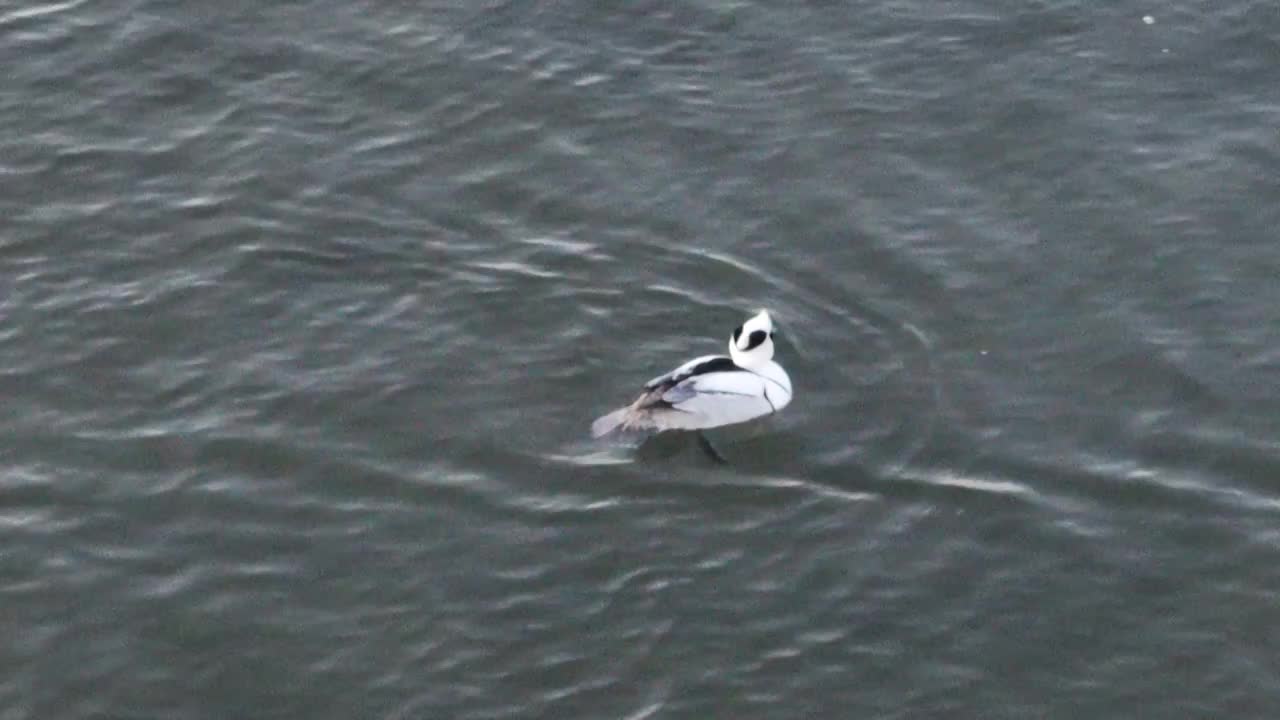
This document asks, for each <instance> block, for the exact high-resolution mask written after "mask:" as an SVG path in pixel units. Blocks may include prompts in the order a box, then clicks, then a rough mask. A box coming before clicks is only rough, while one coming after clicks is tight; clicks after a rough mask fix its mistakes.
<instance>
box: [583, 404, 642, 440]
mask: <svg viewBox="0 0 1280 720" xmlns="http://www.w3.org/2000/svg"><path fill="white" fill-rule="evenodd" d="M632 411H633V408H632V407H631V406H630V405H628V406H627V407H621V408H618V409H617V410H614V411H613V412H611V413H609V414H608V415H601V416H600V417H598V418H596V420H595V422H593V423H591V437H595V438H601V437H604V436H605V435H608V434H609V433H611V432H613V431H614V430H617V429H618V428H619V427H621V426H622V425H624V424H627V421H628V420H630V419H631V418H630V415H631V413H632Z"/></svg>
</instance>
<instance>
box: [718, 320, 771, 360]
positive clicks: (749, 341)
mask: <svg viewBox="0 0 1280 720" xmlns="http://www.w3.org/2000/svg"><path fill="white" fill-rule="evenodd" d="M729 357H731V358H733V362H734V363H736V364H737V365H738V366H739V367H744V368H755V367H760V366H761V365H764V364H765V363H767V362H769V361H770V360H772V359H773V320H772V319H771V318H770V317H769V313H768V312H767V311H764V310H761V311H760V312H759V313H758V314H756V316H755V317H753V318H751V319H750V320H748V321H746V322H744V323H742V324H741V325H739V326H738V327H737V328H736V329H735V330H734V331H733V335H732V336H731V337H730V338H729Z"/></svg>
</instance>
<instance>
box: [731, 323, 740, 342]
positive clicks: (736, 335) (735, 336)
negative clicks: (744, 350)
mask: <svg viewBox="0 0 1280 720" xmlns="http://www.w3.org/2000/svg"><path fill="white" fill-rule="evenodd" d="M740 337H742V326H741V325H739V326H738V327H737V328H736V329H734V331H733V341H734V342H738V338H740Z"/></svg>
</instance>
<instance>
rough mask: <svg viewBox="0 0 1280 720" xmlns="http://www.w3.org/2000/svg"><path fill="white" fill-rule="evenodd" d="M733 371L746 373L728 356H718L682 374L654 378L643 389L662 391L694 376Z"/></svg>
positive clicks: (672, 373) (673, 372)
mask: <svg viewBox="0 0 1280 720" xmlns="http://www.w3.org/2000/svg"><path fill="white" fill-rule="evenodd" d="M733 371H741V372H746V371H745V370H743V369H742V368H740V367H738V366H737V365H735V364H734V363H733V360H732V359H730V358H729V357H728V356H725V355H719V356H716V357H713V358H711V359H710V360H703V361H702V362H700V363H698V364H697V365H694V366H693V367H691V368H689V369H688V370H684V371H682V372H675V371H672V372H671V373H670V374H668V375H664V376H662V377H660V378H656V379H654V380H652V381H650V382H648V383H645V389H647V390H653V389H657V388H664V389H665V388H670V387H672V386H673V385H677V384H679V383H681V382H683V381H685V380H688V379H689V378H691V377H693V376H695V375H706V374H707V373H713V372H733Z"/></svg>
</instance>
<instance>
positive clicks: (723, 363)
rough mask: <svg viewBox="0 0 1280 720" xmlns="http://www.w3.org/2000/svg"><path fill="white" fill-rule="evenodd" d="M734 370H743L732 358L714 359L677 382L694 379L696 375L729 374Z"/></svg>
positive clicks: (692, 370) (701, 364)
mask: <svg viewBox="0 0 1280 720" xmlns="http://www.w3.org/2000/svg"><path fill="white" fill-rule="evenodd" d="M732 370H742V368H740V367H738V366H737V365H735V364H734V362H733V360H732V359H730V358H727V357H717V358H712V359H710V360H707V361H706V362H700V363H698V364H697V365H694V366H693V367H691V368H689V372H688V373H686V374H684V375H683V376H681V377H680V378H679V379H678V380H677V381H676V382H679V381H680V380H684V379H685V378H690V377H693V376H694V375H706V374H707V373H713V372H729V371H732Z"/></svg>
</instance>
